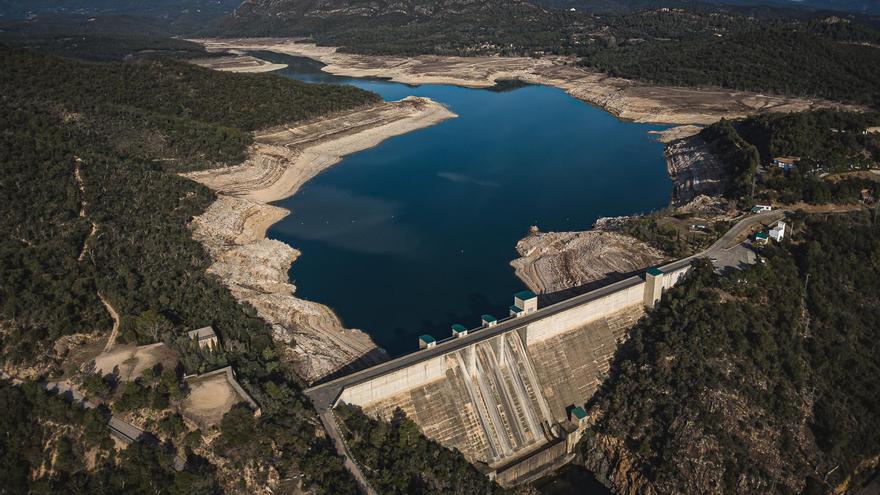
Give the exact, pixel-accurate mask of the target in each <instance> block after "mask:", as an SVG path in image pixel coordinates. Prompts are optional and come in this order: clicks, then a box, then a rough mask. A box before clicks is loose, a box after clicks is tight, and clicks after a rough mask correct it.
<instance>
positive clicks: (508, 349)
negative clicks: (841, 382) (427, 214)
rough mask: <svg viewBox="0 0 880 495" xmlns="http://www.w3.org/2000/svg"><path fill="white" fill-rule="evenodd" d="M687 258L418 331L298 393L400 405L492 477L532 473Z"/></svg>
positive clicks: (577, 427) (561, 458) (323, 401)
mask: <svg viewBox="0 0 880 495" xmlns="http://www.w3.org/2000/svg"><path fill="white" fill-rule="evenodd" d="M690 262H691V260H690V259H685V260H681V261H678V262H675V263H671V264H669V265H666V266H663V267H660V268H652V269H650V270H648V271H647V272H646V273H645V274H644V275H639V276H634V277H630V278H628V279H625V280H621V281H619V282H616V283H614V284H610V285H608V286H606V287H603V288H600V289H597V290H594V291H591V292H588V293H586V294H582V295H579V296H576V297H573V298H571V299H567V300H565V301H561V302H559V303H556V304H553V305H551V306H548V307H546V308H541V309H537V303H536V299H535V300H534V304H535V306H534V309H530V310H528V311H524V310H520V308H518V307H516V306H514V307H512V308H513V310H512V311H511V316H510V317H508V318H505V319H504V320H502V321H500V322H497V323H495V322H494V321H493V322H492V323H491V324H486V325H484V326H482V327H479V328H477V329H474V330H470V331H465V332H461V331H457V332H456V333H455V334H454V335H453V336H452V337H449V338H447V339H444V340H442V341H440V342H436V341H434V339H432V338H427V337H426V340H425V341H424V342H423V343H425V344H426V345H425V347H426V348H424V349H422V350H420V351H418V352H414V353H412V354H408V355H405V356H402V357H400V358H397V359H394V360H392V361H389V362H386V363H383V364H380V365H377V366H374V367H372V368H368V369H366V370H362V371H359V372H357V373H353V374H351V375H348V376H346V377H342V378H338V379H336V380H333V381H330V382H327V383H324V384H321V385H317V386H315V387H312V388H310V389H308V390H307V391H306V393H307V394H308V395H309V396H310V397H311V398H312V401H313V403H314V404H315V406H316V407H317V408H318V409H319V410H327V409H330V408H332V407H334V406H335V405H337V404H340V403H346V404H350V405H356V406H360V407H361V408H362V409H363V410H364V412H365V413H366V414H368V415H370V416H372V417H376V418H382V419H388V418H390V417H391V416H392V414H393V412H394V411H395V410H396V409H398V408H399V409H401V410H402V411H403V412H405V413H406V415H407V417H409V418H410V419H412V420H413V421H414V422H415V423H416V424H417V425H418V426H419V427H420V429H421V430H422V432H423V433H424V434H425V436H426V437H428V438H430V439H432V440H435V441H437V442H438V443H440V444H441V445H443V446H445V447H447V448H450V449H457V450H459V451H461V452H462V454H463V455H464V456H465V457H466V458H467V459H468V460H469V461H471V462H472V463H474V464H475V465H477V466H481V467H482V468H483V469H484V470H485V471H486V473H487V474H488V475H490V476H492V477H495V478H496V479H497V480H498V481H499V483H501V484H503V485H508V486H510V485H515V484H518V483H521V482H525V481H528V480H530V479H534V478H535V477H537V476H539V475H541V474H543V473H545V472H547V471H548V470H551V469H553V468H555V467H558V466H560V465H561V464H563V463H564V462H566V461H567V460H568V459H570V458H571V456H572V455H573V454H572V452H573V450H574V446H575V444H576V443H577V441H578V439H579V438H580V434H581V433H582V432H583V430H584V428H585V426H586V422H585V420H584V417H583V412H584V406H585V405H586V403H587V402H588V401H589V400H590V398H591V397H592V395H593V394H594V393H595V391H596V390H597V388H598V387H599V385H600V384H601V382H602V380H603V379H604V377H605V376H607V373H608V369H609V366H610V362H611V359H612V358H613V356H614V353H615V351H616V350H617V347H618V345H619V343H620V342H622V340H623V339H625V337H626V333H627V330H628V329H630V328H631V327H632V326H633V325H634V324H635V323H636V322H637V321H638V319H639V318H640V317H641V316H642V315H643V314H644V312H645V308H651V307H653V306H654V304H655V303H656V302H657V301H658V300H659V299H660V297H661V295H662V292H663V290H665V289H667V288H669V287H672V286H673V285H675V284H676V283H677V282H678V281H679V280H680V279H681V278H682V277H683V276H684V275H685V274H686V273H687V271H688V270H689V269H690V266H691V264H690ZM516 301H517V303H516V304H523V303H522V302H520V299H517V300H516ZM528 303H529V302H528V301H527V302H526V304H528ZM457 327H459V328H460V326H458V325H457ZM577 411H579V412H580V413H581V414H578V415H577V416H579V417H575V414H573V412H577Z"/></svg>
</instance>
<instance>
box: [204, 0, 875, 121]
mask: <svg viewBox="0 0 880 495" xmlns="http://www.w3.org/2000/svg"><path fill="white" fill-rule="evenodd" d="M543 3H549V4H551V5H553V6H556V7H559V6H562V4H561V3H560V2H556V3H554V2H543ZM682 3H683V2H679V4H672V5H666V4H664V5H652V4H651V3H650V2H645V5H644V8H645V9H646V10H635V11H632V10H631V9H629V8H624V9H623V11H622V12H619V13H610V14H609V13H605V14H601V15H600V14H597V15H593V14H592V12H591V11H590V9H587V11H586V12H583V11H582V10H583V9H581V10H577V9H576V10H575V11H570V10H562V9H557V8H546V7H539V6H537V5H534V4H532V3H529V2H525V1H521V0H505V1H501V2H488V1H481V2H470V1H463V0H456V1H452V2H444V3H442V4H438V3H436V2H428V1H424V0H414V1H411V2H406V3H404V4H400V3H396V2H361V1H358V0H336V1H333V2H322V3H319V4H315V3H309V2H294V1H282V2H277V1H269V0H257V1H253V2H248V3H246V4H244V5H243V6H242V7H241V8H239V9H238V10H237V11H236V12H235V14H234V15H231V16H228V17H227V18H225V19H224V21H223V22H221V23H220V24H219V25H218V26H217V27H216V28H215V29H214V31H215V32H218V33H220V34H225V35H248V36H268V35H276V36H277V35H285V36H305V37H311V38H312V39H314V40H315V41H316V42H318V43H319V44H325V45H331V46H340V47H342V49H343V50H344V51H351V52H356V53H366V54H398V55H418V54H425V53H429V54H438V55H486V54H501V55H525V56H542V55H549V54H554V55H567V56H573V57H576V58H577V59H578V60H579V63H580V64H581V65H584V66H587V67H592V68H595V69H598V70H601V71H603V72H606V73H609V74H612V75H615V76H620V77H625V78H630V79H638V80H642V81H647V82H650V83H656V84H664V85H681V86H709V87H724V88H731V89H738V90H748V91H758V92H769V93H777V94H786V95H796V96H805V97H821V98H826V99H831V100H837V101H846V102H854V103H859V104H864V105H871V106H874V107H878V106H880V87H878V85H877V84H876V81H877V80H878V79H880V72H878V71H880V50H878V49H877V48H876V45H878V44H880V31H877V29H876V27H872V26H874V25H875V24H874V22H873V21H872V20H871V19H870V18H866V17H861V16H856V15H846V14H840V15H832V14H828V13H807V12H805V11H801V10H792V11H789V10H786V9H765V10H762V11H759V12H756V11H755V9H746V8H742V9H731V8H720V7H717V6H712V5H710V4H706V3H699V2H697V3H693V4H690V5H683V4H682ZM661 7H663V8H661ZM675 7H679V8H675Z"/></svg>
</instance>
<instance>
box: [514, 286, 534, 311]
mask: <svg viewBox="0 0 880 495" xmlns="http://www.w3.org/2000/svg"><path fill="white" fill-rule="evenodd" d="M513 305H514V306H516V307H517V308H522V310H523V311H524V312H525V314H529V313H534V312H535V311H537V310H538V296H536V295H535V293H534V292H532V291H530V290H524V291H521V292H517V293H516V294H514V295H513Z"/></svg>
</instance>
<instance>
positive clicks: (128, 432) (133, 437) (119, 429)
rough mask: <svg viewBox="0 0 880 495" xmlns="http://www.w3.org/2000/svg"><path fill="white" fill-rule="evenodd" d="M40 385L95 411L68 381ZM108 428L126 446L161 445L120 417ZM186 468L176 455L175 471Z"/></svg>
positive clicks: (14, 380) (15, 380)
mask: <svg viewBox="0 0 880 495" xmlns="http://www.w3.org/2000/svg"><path fill="white" fill-rule="evenodd" d="M0 378H5V379H7V380H10V381H11V382H12V383H13V385H16V386H18V385H21V384H22V383H23V382H22V381H21V380H19V379H18V378H12V377H11V376H9V375H8V374H6V372H4V371H0ZM39 383H40V384H41V385H42V386H43V388H44V389H46V390H47V391H49V392H54V393H56V394H58V395H60V396H62V397H66V398H69V400H70V401H71V402H74V403H77V404H79V405H81V406H82V407H84V408H86V409H94V408H95V407H96V406H95V404H94V403H93V402H90V401H88V400H86V398H85V396H83V395H82V394H81V393H79V392H78V391H77V390H76V389H74V388H73V387H71V386H70V384H69V383H68V382H66V381H60V382H56V381H50V382H39ZM107 428H108V429H109V430H110V433H111V434H112V435H114V436H115V437H116V438H119V439H120V440H122V441H123V442H125V443H126V444H132V443H134V442H138V441H142V440H151V441H148V443H150V444H152V445H153V446H154V447H159V443H158V441H156V440H155V437H152V435H148V434H147V433H146V432H144V430H142V429H140V428H138V427H137V426H135V425H133V424H131V423H129V422H127V421H124V420H122V419H120V418H119V417H118V416H110V420H109V421H108V422H107ZM185 468H186V459H184V458H183V457H181V456H179V455H177V454H175V455H174V469H176V470H177V471H183V470H184V469H185Z"/></svg>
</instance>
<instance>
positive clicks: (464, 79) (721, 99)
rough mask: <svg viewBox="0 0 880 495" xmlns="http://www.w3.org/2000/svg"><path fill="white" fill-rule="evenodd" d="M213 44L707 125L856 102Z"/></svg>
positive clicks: (516, 67)
mask: <svg viewBox="0 0 880 495" xmlns="http://www.w3.org/2000/svg"><path fill="white" fill-rule="evenodd" d="M190 41H193V42H196V43H200V44H202V45H203V46H205V48H206V49H207V50H208V51H218V52H219V51H229V50H240V51H257V50H265V51H272V52H277V53H281V54H286V55H293V56H300V57H307V58H311V59H313V60H317V61H319V62H321V63H323V64H325V67H323V68H322V70H323V71H325V72H328V73H330V74H335V75H339V76H348V77H362V78H363V77H382V78H387V79H389V80H391V81H394V82H399V83H403V84H448V85H454V86H462V87H470V88H488V87H492V86H494V85H495V84H496V82H497V81H501V80H520V81H523V82H526V83H531V84H540V85H545V86H552V87H556V88H559V89H562V90H564V91H566V92H567V93H568V94H569V95H571V96H573V97H574V98H577V99H579V100H581V101H584V102H586V103H589V104H592V105H596V106H598V107H600V108H602V109H604V110H605V111H607V112H609V113H611V114H612V115H614V116H616V117H618V118H620V119H622V120H631V121H635V122H642V123H657V124H675V125H685V124H698V125H706V124H711V123H712V122H715V121H717V120H719V119H720V118H722V117H724V118H728V119H731V118H739V117H744V116H746V115H750V114H755V113H764V112H771V111H773V112H795V111H804V110H810V109H815V108H829V107H836V108H850V109H854V108H856V107H851V106H847V105H843V104H839V103H834V102H830V101H824V100H816V99H805V98H796V97H786V96H774V95H763V94H758V93H751V92H747V91H736V90H726V89H718V88H715V89H697V88H684V87H667V86H654V85H650V84H645V83H641V82H638V81H633V80H628V79H623V78H618V77H612V76H608V75H606V74H603V73H600V72H597V71H593V70H588V69H585V68H582V67H577V66H575V65H573V63H574V61H575V60H574V59H572V58H569V57H544V58H540V59H534V58H526V57H498V56H479V57H456V56H438V55H421V56H417V57H401V56H387V55H381V56H380V55H357V54H350V53H341V52H339V51H338V49H337V48H334V47H322V46H317V45H315V44H314V43H304V42H301V41H297V40H294V39H286V38H244V39H193V40H190Z"/></svg>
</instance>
